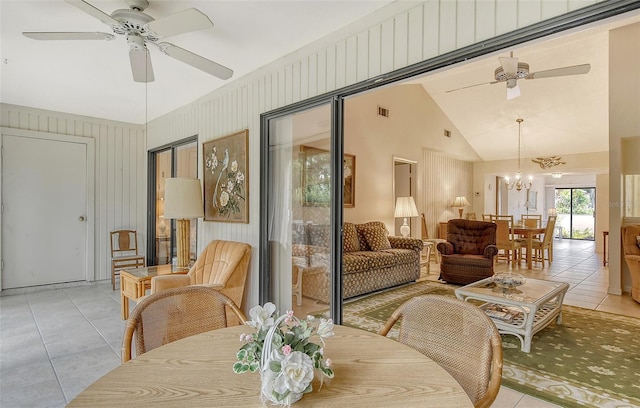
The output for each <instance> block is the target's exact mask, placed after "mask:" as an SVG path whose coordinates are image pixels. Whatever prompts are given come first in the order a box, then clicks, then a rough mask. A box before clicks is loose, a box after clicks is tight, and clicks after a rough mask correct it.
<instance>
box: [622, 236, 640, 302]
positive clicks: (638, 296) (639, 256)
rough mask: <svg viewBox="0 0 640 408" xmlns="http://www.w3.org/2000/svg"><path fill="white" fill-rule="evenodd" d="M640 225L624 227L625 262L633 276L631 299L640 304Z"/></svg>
mask: <svg viewBox="0 0 640 408" xmlns="http://www.w3.org/2000/svg"><path fill="white" fill-rule="evenodd" d="M638 237H640V224H636V225H629V226H626V227H622V248H623V250H624V260H625V261H626V262H627V266H628V267H629V273H630V274H631V297H632V298H633V300H635V301H636V302H638V303H640V242H639V241H638V239H639V238H638Z"/></svg>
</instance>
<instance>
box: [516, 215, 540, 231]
mask: <svg viewBox="0 0 640 408" xmlns="http://www.w3.org/2000/svg"><path fill="white" fill-rule="evenodd" d="M520 222H521V223H522V225H524V226H525V227H528V228H538V227H540V225H541V224H542V214H522V216H521V217H520Z"/></svg>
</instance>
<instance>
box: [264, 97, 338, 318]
mask: <svg viewBox="0 0 640 408" xmlns="http://www.w3.org/2000/svg"><path fill="white" fill-rule="evenodd" d="M330 119H331V111H330V105H323V106H321V107H318V108H313V109H310V110H307V111H303V112H299V113H294V114H290V115H287V116H282V117H278V118H276V119H271V120H270V121H269V133H268V144H269V152H268V156H269V157H268V163H269V177H268V181H267V184H268V185H267V188H266V190H267V202H268V243H269V254H270V258H271V265H270V268H271V271H272V272H271V276H272V290H273V299H274V303H276V304H277V305H279V306H280V307H281V308H284V310H293V311H294V312H295V314H296V315H298V316H306V315H307V314H317V313H321V312H327V311H328V310H329V307H330V299H331V287H332V284H331V276H332V274H333V273H334V271H333V270H332V266H331V262H330V260H331V259H332V249H331V228H332V227H331V201H332V196H331V194H332V193H331V192H332V189H331V180H332V171H331V155H330V153H331V137H330V129H329V127H328V123H330ZM322 123H326V129H318V124H322Z"/></svg>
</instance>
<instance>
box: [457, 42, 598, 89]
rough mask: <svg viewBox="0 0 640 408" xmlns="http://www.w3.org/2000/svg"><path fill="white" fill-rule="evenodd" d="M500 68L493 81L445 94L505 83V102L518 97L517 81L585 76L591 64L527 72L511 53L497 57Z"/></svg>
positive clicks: (527, 69)
mask: <svg viewBox="0 0 640 408" xmlns="http://www.w3.org/2000/svg"><path fill="white" fill-rule="evenodd" d="M498 60H500V66H499V67H498V68H496V70H495V72H494V77H495V81H491V82H483V83H480V84H474V85H468V86H463V87H461V88H456V89H450V90H448V91H446V92H453V91H459V90H461V89H467V88H473V87H475V86H479V85H486V84H497V83H500V82H505V83H506V85H507V100H509V99H513V98H517V97H518V96H520V87H519V86H518V80H519V79H540V78H551V77H561V76H568V75H580V74H586V73H587V72H589V70H590V69H591V64H582V65H572V66H569V67H561V68H553V69H548V70H545V71H538V72H529V64H527V63H525V62H518V58H514V56H513V52H512V53H511V55H510V57H499V58H498Z"/></svg>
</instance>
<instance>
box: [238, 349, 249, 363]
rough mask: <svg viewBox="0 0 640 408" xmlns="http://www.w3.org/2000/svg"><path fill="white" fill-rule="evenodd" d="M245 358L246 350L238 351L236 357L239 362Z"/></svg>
mask: <svg viewBox="0 0 640 408" xmlns="http://www.w3.org/2000/svg"><path fill="white" fill-rule="evenodd" d="M246 356H247V350H244V349H240V351H238V352H237V353H236V357H237V358H238V360H240V361H242V360H244V359H245V358H246Z"/></svg>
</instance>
